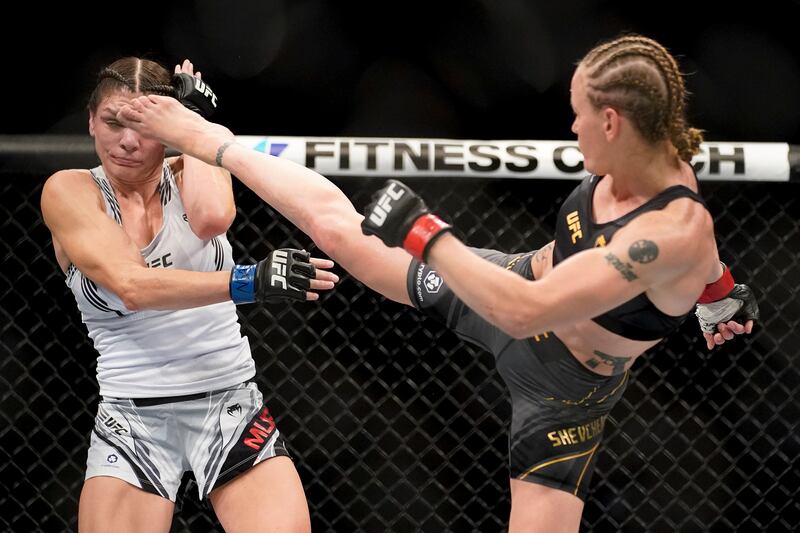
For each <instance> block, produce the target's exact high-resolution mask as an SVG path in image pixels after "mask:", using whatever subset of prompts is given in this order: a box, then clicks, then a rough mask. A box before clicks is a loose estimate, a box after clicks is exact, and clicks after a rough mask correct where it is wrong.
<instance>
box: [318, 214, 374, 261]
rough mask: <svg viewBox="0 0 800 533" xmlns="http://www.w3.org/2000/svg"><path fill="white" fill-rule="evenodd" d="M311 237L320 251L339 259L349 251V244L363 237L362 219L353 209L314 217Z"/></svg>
mask: <svg viewBox="0 0 800 533" xmlns="http://www.w3.org/2000/svg"><path fill="white" fill-rule="evenodd" d="M309 236H310V237H311V239H312V240H313V241H314V243H316V245H317V246H318V247H319V249H320V250H322V251H323V252H325V253H326V254H328V256H330V257H337V256H339V255H341V254H342V253H343V252H345V250H347V248H348V243H353V242H354V241H357V240H358V239H359V238H360V237H362V234H361V217H360V216H359V215H358V213H356V212H355V210H353V209H352V208H350V209H349V210H346V209H336V208H334V209H331V210H329V211H327V212H323V213H322V214H319V215H315V216H314V217H313V219H312V220H311V223H310V224H309Z"/></svg>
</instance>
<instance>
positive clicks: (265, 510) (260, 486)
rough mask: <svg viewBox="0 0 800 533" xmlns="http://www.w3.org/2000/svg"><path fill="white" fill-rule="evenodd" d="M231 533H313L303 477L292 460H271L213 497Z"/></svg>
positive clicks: (215, 506) (241, 475)
mask: <svg viewBox="0 0 800 533" xmlns="http://www.w3.org/2000/svg"><path fill="white" fill-rule="evenodd" d="M209 499H210V500H211V504H212V505H213V506H214V511H215V512H216V513H217V518H219V521H220V523H221V524H222V526H223V527H224V528H225V531H226V532H227V533H247V532H264V533H268V532H278V531H281V532H297V533H301V532H302V533H305V532H308V531H311V519H310V518H309V513H308V504H307V502H306V497H305V494H304V493H303V485H302V483H301V482H300V476H299V475H298V474H297V470H296V469H295V467H294V463H292V460H291V459H290V458H289V457H286V456H277V457H272V458H271V459H267V460H266V461H263V462H261V463H258V464H257V465H256V466H254V467H252V468H250V469H249V470H247V471H246V472H244V473H242V474H240V475H239V476H237V477H235V478H234V479H233V480H231V481H229V482H227V483H225V484H224V485H221V486H218V487H216V488H215V489H214V490H212V491H211V494H209Z"/></svg>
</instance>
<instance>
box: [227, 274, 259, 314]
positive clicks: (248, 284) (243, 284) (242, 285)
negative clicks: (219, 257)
mask: <svg viewBox="0 0 800 533" xmlns="http://www.w3.org/2000/svg"><path fill="white" fill-rule="evenodd" d="M257 267H258V265H234V267H233V270H231V300H233V303H235V304H236V305H239V304H250V303H253V302H255V301H256V269H257Z"/></svg>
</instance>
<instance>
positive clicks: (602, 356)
mask: <svg viewBox="0 0 800 533" xmlns="http://www.w3.org/2000/svg"><path fill="white" fill-rule="evenodd" d="M594 354H595V355H596V356H597V357H592V358H591V359H589V360H588V361H586V366H588V367H590V368H597V367H598V366H600V365H605V366H610V367H611V375H612V376H616V375H618V374H622V373H623V372H625V365H627V364H628V362H629V361H630V360H631V358H630V357H615V356H613V355H608V354H607V353H603V352H601V351H599V350H595V351H594ZM598 357H599V359H598Z"/></svg>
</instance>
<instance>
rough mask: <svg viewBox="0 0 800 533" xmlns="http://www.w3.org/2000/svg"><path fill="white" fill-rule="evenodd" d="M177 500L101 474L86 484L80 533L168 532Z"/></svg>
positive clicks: (82, 493) (79, 512)
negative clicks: (174, 500)
mask: <svg viewBox="0 0 800 533" xmlns="http://www.w3.org/2000/svg"><path fill="white" fill-rule="evenodd" d="M173 508H174V504H173V503H172V502H171V501H170V500H168V499H166V498H162V497H161V496H158V495H156V494H151V493H148V492H145V491H143V490H142V489H140V488H137V487H134V486H133V485H131V484H129V483H128V482H126V481H123V480H121V479H117V478H113V477H107V476H98V477H93V478H91V479H87V480H86V481H85V482H84V484H83V490H82V491H81V499H80V503H79V506H78V531H79V533H104V532H107V531H114V532H115V533H129V532H130V533H137V532H140V531H148V532H152V533H159V532H164V533H166V532H168V531H169V529H170V525H171V523H172V512H173Z"/></svg>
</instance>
